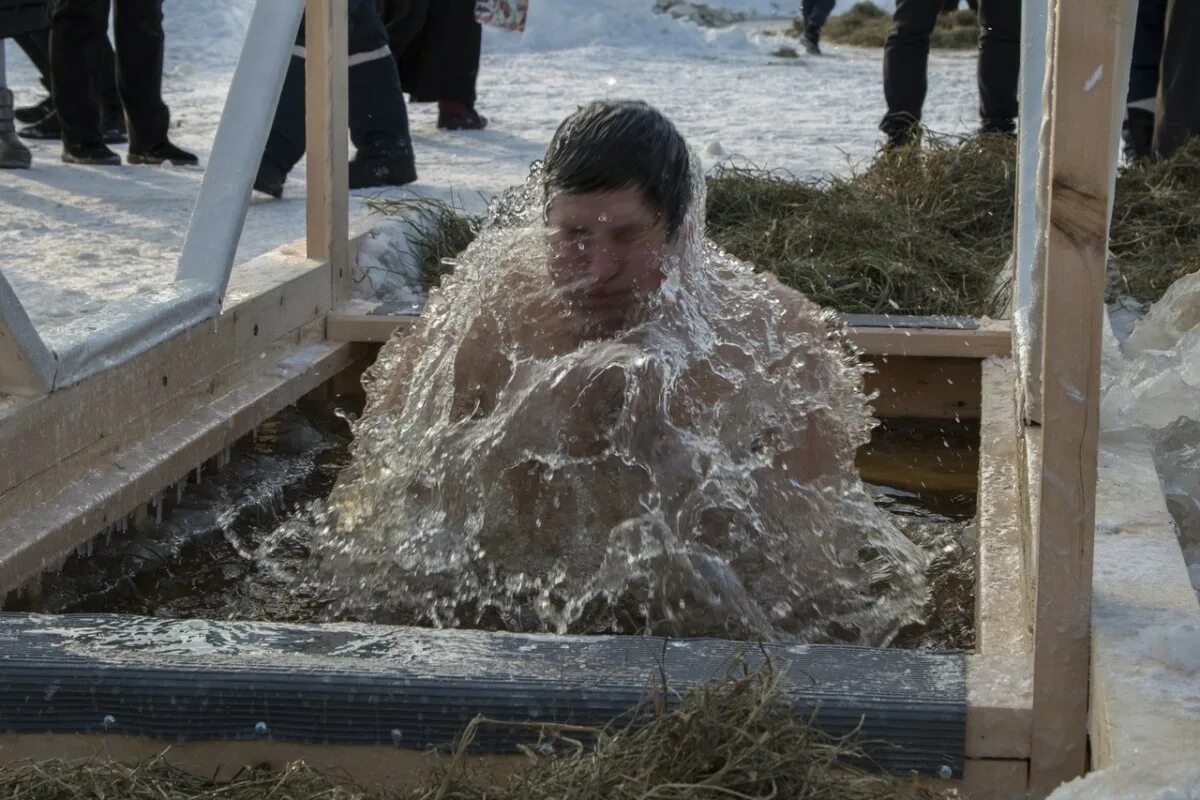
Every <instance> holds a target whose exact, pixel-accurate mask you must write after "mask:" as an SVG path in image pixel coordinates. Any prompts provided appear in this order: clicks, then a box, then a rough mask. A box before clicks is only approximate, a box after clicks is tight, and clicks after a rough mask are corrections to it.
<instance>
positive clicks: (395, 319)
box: [325, 311, 418, 343]
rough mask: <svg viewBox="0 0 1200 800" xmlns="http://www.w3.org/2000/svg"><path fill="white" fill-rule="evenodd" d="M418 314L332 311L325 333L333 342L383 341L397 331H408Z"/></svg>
mask: <svg viewBox="0 0 1200 800" xmlns="http://www.w3.org/2000/svg"><path fill="white" fill-rule="evenodd" d="M417 319H418V317H417V316H416V315H409V314H405V315H389V316H380V315H377V314H370V313H366V312H365V311H361V312H356V311H331V312H330V313H329V317H328V318H327V327H326V331H325V335H326V336H328V337H329V340H330V341H333V342H375V343H382V342H386V341H387V340H388V339H390V338H392V334H393V333H395V332H396V331H407V330H409V329H410V328H412V326H413V325H414V324H415V323H416V321H417Z"/></svg>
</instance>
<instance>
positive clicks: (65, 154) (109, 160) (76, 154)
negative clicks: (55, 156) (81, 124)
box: [62, 141, 121, 167]
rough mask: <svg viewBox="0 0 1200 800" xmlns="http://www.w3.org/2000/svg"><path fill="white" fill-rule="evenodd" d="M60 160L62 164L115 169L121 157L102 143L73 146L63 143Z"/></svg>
mask: <svg viewBox="0 0 1200 800" xmlns="http://www.w3.org/2000/svg"><path fill="white" fill-rule="evenodd" d="M62 160H63V163H64V164H83V165H85V166H91V167H116V166H120V164H121V157H120V156H119V155H117V154H116V153H114V152H113V151H112V150H109V149H108V146H107V145H105V144H103V143H102V142H96V143H94V144H79V145H74V144H69V143H67V142H65V141H64V142H63V150H62Z"/></svg>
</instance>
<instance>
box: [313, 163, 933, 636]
mask: <svg viewBox="0 0 1200 800" xmlns="http://www.w3.org/2000/svg"><path fill="white" fill-rule="evenodd" d="M693 186H695V187H697V188H696V189H695V196H694V197H693V199H692V204H691V209H692V212H691V216H690V217H689V219H688V220H687V222H686V223H685V225H684V229H683V232H682V233H681V236H682V237H683V239H682V245H681V246H680V247H679V248H678V250H677V252H676V253H675V255H673V256H671V257H670V258H669V259H668V260H667V262H666V275H667V278H666V282H665V284H664V285H663V287H662V288H661V289H660V290H659V292H658V293H657V294H656V295H655V296H654V298H653V299H652V300H650V301H648V302H645V303H643V304H642V305H641V306H640V307H638V309H637V310H636V313H635V314H634V315H633V316H632V317H624V318H622V319H621V320H619V321H617V322H613V321H612V320H611V319H609V320H601V321H600V322H597V320H596V319H595V318H594V317H586V318H581V317H580V315H578V314H577V313H574V312H573V311H572V309H571V308H570V307H568V306H566V305H564V303H563V301H562V299H561V296H560V295H559V294H556V291H557V290H555V289H554V288H552V284H551V282H550V281H549V280H548V278H547V264H548V244H547V231H546V228H545V225H544V222H543V218H542V211H541V209H542V198H541V196H540V181H539V177H538V175H537V171H536V169H535V172H534V174H533V176H531V179H530V181H529V182H528V183H527V184H526V186H525V187H523V189H520V190H514V191H513V192H510V193H509V194H508V195H507V196H505V197H503V198H501V199H500V200H499V201H498V202H497V203H496V204H495V206H494V207H493V210H492V214H491V217H490V219H489V222H488V225H487V226H486V228H485V230H484V231H483V232H482V233H481V235H480V236H479V237H478V239H477V240H476V242H475V243H474V244H473V245H472V246H471V247H470V248H469V249H468V250H467V251H466V252H465V253H464V254H463V255H462V256H461V257H460V259H459V260H458V263H457V266H456V269H455V272H454V275H453V276H452V277H450V278H447V279H446V281H445V282H444V284H443V288H442V289H441V291H440V292H438V293H435V294H434V296H433V297H431V299H430V302H429V304H428V305H427V307H426V309H425V311H424V313H423V315H422V317H421V320H420V321H419V323H418V324H417V326H416V327H415V329H414V330H413V331H412V332H411V333H410V334H409V335H407V336H406V337H404V338H401V339H398V340H393V341H392V342H391V343H389V344H388V345H387V346H386V347H385V348H384V349H383V351H382V353H381V354H380V358H379V360H378V361H377V363H376V365H375V366H374V367H373V368H372V370H371V371H370V372H369V374H368V377H367V389H368V409H367V413H366V414H364V416H363V418H362V420H360V421H359V422H358V423H356V425H355V444H354V464H353V466H352V467H350V468H348V469H347V470H346V471H345V472H344V473H343V476H342V479H341V480H340V482H339V485H338V486H337V487H336V488H335V490H334V493H333V495H332V496H331V508H330V513H329V515H328V517H327V518H326V519H325V520H324V521H323V523H322V525H323V527H322V530H321V531H320V533H319V535H318V536H317V538H316V541H315V543H314V550H315V553H316V555H317V556H318V559H317V561H318V567H317V570H318V571H319V575H320V577H321V579H322V580H324V581H326V582H332V583H333V584H335V585H336V586H337V588H338V590H339V593H340V594H341V595H342V596H345V597H347V598H348V599H347V600H346V601H345V604H346V608H345V609H343V611H349V612H350V613H361V610H362V609H370V612H371V615H372V616H373V617H376V618H379V617H380V616H381V612H386V610H388V609H393V610H395V611H396V612H397V613H398V614H402V615H404V616H410V615H416V616H417V617H419V618H421V619H423V620H425V621H427V622H430V623H432V624H436V625H445V626H456V625H464V624H481V623H483V624H488V625H496V626H498V627H504V628H508V629H522V630H552V631H558V632H587V631H589V630H596V629H605V630H619V631H626V632H637V631H645V630H652V631H655V632H659V633H674V634H678V635H722V636H742V637H767V638H775V637H789V638H792V637H795V638H800V639H805V640H810V641H811V640H836V641H848V642H856V643H863V644H884V643H886V642H887V641H889V640H890V639H891V638H892V637H893V636H894V635H895V632H896V631H897V630H898V629H899V627H901V626H902V625H903V624H905V623H906V622H909V621H911V620H912V619H914V618H915V617H916V616H917V615H918V613H919V611H920V609H921V607H922V604H923V602H924V599H925V581H924V570H925V567H926V558H925V556H924V555H923V554H922V553H921V552H920V550H919V549H918V548H917V547H915V546H914V545H913V544H912V543H911V542H909V541H908V540H907V539H906V538H905V537H904V536H903V535H902V534H900V533H899V532H898V531H897V530H896V529H895V528H894V526H893V525H892V523H891V522H890V521H889V520H888V519H887V516H886V515H885V514H884V513H883V512H881V511H879V510H877V509H876V508H875V506H874V505H873V503H872V500H871V497H870V495H869V494H868V493H867V491H866V490H865V489H864V487H863V485H862V483H861V481H860V480H859V477H858V474H857V472H856V470H855V467H854V455H855V451H856V450H857V448H858V447H859V446H860V445H862V444H863V443H865V442H866V441H867V439H868V437H869V432H870V430H871V427H872V425H873V421H872V419H871V416H870V414H869V411H868V409H867V406H866V398H865V397H864V395H863V392H862V388H861V387H862V372H863V368H862V367H860V366H859V365H858V364H857V362H856V360H855V359H854V358H853V356H852V354H851V353H850V352H849V349H848V347H847V345H846V343H845V341H844V339H843V338H842V336H841V334H840V331H838V330H836V328H835V326H834V325H833V324H832V321H831V319H830V318H829V317H828V316H827V315H825V314H823V313H822V312H821V311H820V309H819V308H818V307H817V306H815V305H814V304H812V303H811V302H809V301H808V300H806V299H805V298H803V297H802V296H801V295H799V294H797V293H795V292H793V291H791V290H789V289H786V288H785V287H783V286H781V285H780V284H779V283H778V282H777V281H775V280H774V279H773V278H772V277H770V276H764V275H757V274H755V273H754V272H753V271H752V270H751V269H750V268H748V267H747V266H746V265H744V264H742V263H740V262H738V261H737V260H736V259H734V258H732V257H730V256H728V255H727V254H724V253H722V252H720V251H719V250H718V249H716V248H715V247H714V246H713V245H712V244H711V243H709V242H706V241H704V240H703V238H702V231H703V228H704V223H703V219H702V217H701V214H702V210H703V208H704V197H703V179H702V177H700V176H697V177H696V178H695V180H694V181H693Z"/></svg>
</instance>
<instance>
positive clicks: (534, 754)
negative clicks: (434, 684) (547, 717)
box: [0, 669, 938, 800]
mask: <svg viewBox="0 0 1200 800" xmlns="http://www.w3.org/2000/svg"><path fill="white" fill-rule="evenodd" d="M660 699H661V696H660ZM489 724H492V723H491V722H490V721H488V720H484V719H477V720H475V722H473V723H472V725H471V726H470V728H469V729H468V730H467V732H466V733H465V734H464V737H463V740H462V743H461V745H460V747H459V748H458V750H457V751H456V753H455V754H454V755H452V756H450V757H447V758H446V759H445V762H444V765H443V767H442V768H441V769H440V770H438V771H437V772H436V774H433V775H431V776H430V777H429V780H428V781H427V782H426V783H425V784H424V785H423V786H420V787H417V788H413V789H409V790H405V791H399V790H393V791H385V790H365V789H361V788H357V787H354V786H351V785H347V784H346V783H345V782H339V781H337V780H334V779H331V778H329V777H326V776H322V775H320V774H317V773H316V772H314V771H312V770H310V769H308V768H307V767H305V766H304V765H303V764H293V765H291V766H289V767H287V768H286V769H285V770H283V771H281V772H274V773H268V772H246V773H244V774H242V775H240V776H238V777H237V779H235V780H234V781H233V782H232V783H228V784H224V785H217V784H214V783H212V782H211V781H207V780H204V779H202V778H196V777H193V776H191V775H189V774H187V773H183V772H180V771H179V770H176V769H174V768H173V767H171V766H170V765H169V764H168V763H167V762H166V760H165V759H163V758H158V759H154V760H152V761H150V762H147V763H144V764H141V765H137V766H133V767H129V766H121V765H115V764H111V763H108V762H97V761H88V762H62V761H46V762H38V763H24V764H18V765H15V766H9V767H3V768H0V795H2V796H3V797H5V798H7V799H8V800H100V798H111V799H112V800H117V799H118V798H119V799H120V800H263V799H264V798H270V799H271V800H385V798H386V799H387V800H564V799H565V798H570V800H631V799H633V798H643V799H644V800H649V799H650V798H655V799H656V800H730V798H738V799H740V800H769V799H771V798H789V800H876V799H878V798H890V799H892V800H927V799H928V798H934V797H937V796H938V795H937V794H935V793H934V792H933V791H932V790H931V789H929V788H927V787H925V786H923V785H921V784H920V783H919V782H918V781H916V780H914V779H902V778H894V777H887V776H883V775H879V774H874V773H869V772H866V771H864V770H862V769H860V768H858V767H856V766H850V762H854V763H863V762H864V761H865V755H864V753H863V751H862V749H861V748H860V746H859V745H858V744H857V743H855V742H853V741H850V740H844V739H836V738H831V737H829V736H826V735H825V734H823V733H821V732H820V731H818V730H816V729H815V728H813V727H812V726H811V725H808V724H806V723H805V721H803V720H798V719H796V718H795V716H794V715H793V714H792V712H791V710H790V708H789V707H788V706H787V705H786V704H785V703H784V702H782V696H781V693H780V688H779V680H778V676H777V675H776V674H775V673H773V672H772V671H771V670H769V669H768V670H764V671H760V672H755V673H748V674H747V673H745V672H741V673H740V674H731V675H729V676H728V677H726V678H725V679H723V680H721V681H717V682H715V683H713V684H711V685H709V686H706V687H703V688H701V689H697V690H696V691H694V692H692V693H690V694H689V695H687V696H686V697H684V698H683V700H682V701H681V703H680V704H679V706H678V707H677V708H676V709H675V710H674V711H669V712H668V711H666V710H665V708H664V704H662V703H661V702H660V703H657V704H650V705H649V707H647V708H646V709H644V710H643V711H642V712H640V713H638V714H635V715H634V716H633V718H632V720H631V721H628V722H627V724H624V725H622V727H620V728H619V729H616V730H591V729H579V728H572V727H562V728H554V727H553V726H538V730H537V731H531V737H534V736H536V737H537V738H536V739H535V741H533V742H532V743H531V745H530V746H529V747H528V748H527V751H528V757H529V759H530V762H531V763H530V767H531V768H530V769H528V770H525V771H524V772H523V773H522V774H520V775H518V776H516V777H514V778H512V779H511V780H510V782H509V783H508V784H507V785H502V786H497V785H493V784H490V783H488V782H486V781H481V780H479V779H478V778H477V777H476V776H474V775H473V774H472V772H471V770H470V769H469V768H468V766H467V762H466V761H465V759H464V758H463V753H465V752H466V750H467V747H468V746H469V744H470V741H471V737H472V736H473V735H474V733H475V732H476V731H478V729H479V728H480V727H482V726H485V725H489ZM584 741H592V742H594V743H595V746H594V748H593V747H590V746H585V745H584Z"/></svg>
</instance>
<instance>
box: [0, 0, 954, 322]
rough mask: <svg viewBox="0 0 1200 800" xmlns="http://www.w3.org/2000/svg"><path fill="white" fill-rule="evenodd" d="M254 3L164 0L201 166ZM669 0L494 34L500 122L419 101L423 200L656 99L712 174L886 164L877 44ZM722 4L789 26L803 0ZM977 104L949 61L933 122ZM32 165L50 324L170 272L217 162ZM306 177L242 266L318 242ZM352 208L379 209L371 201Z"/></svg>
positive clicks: (566, 11) (23, 242)
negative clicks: (805, 40) (822, 40)
mask: <svg viewBox="0 0 1200 800" xmlns="http://www.w3.org/2000/svg"><path fill="white" fill-rule="evenodd" d="M253 4H254V0H166V3H165V13H166V32H167V61H166V77H165V91H166V99H167V102H168V104H169V105H170V107H171V111H172V115H173V126H174V128H173V134H172V135H173V136H174V138H175V139H176V141H177V142H178V143H179V144H181V145H183V146H185V147H188V148H192V149H194V150H196V151H197V152H198V153H200V155H201V157H202V161H204V160H206V159H207V156H208V151H209V149H210V147H211V145H212V139H213V135H214V133H215V131H216V126H217V122H218V119H219V116H220V112H221V108H222V105H223V102H224V97H225V93H226V91H227V89H228V84H229V80H230V78H231V76H232V73H233V68H234V65H235V63H236V60H237V55H238V53H239V52H240V49H241V43H242V38H243V36H244V33H245V28H246V24H247V21H248V19H249V16H250V12H251V10H252V8H253ZM653 4H654V0H535V2H534V3H533V4H532V8H531V14H530V20H529V29H528V30H527V32H526V33H525V34H524V35H523V36H518V35H515V34H506V33H503V32H500V31H492V30H489V31H488V34H487V37H486V40H485V53H484V58H483V67H482V70H481V74H480V86H479V88H480V98H481V99H480V104H479V105H480V110H481V111H483V113H485V114H487V115H488V116H489V117H490V118H491V121H492V124H491V127H489V128H488V130H486V131H482V132H470V133H447V132H443V131H439V130H437V128H436V125H435V112H434V110H433V109H432V108H431V107H429V106H415V107H411V108H410V112H411V115H412V130H413V138H414V143H415V147H416V151H417V160H418V169H419V172H420V181H419V183H418V184H416V185H415V186H413V187H411V191H413V192H416V193H421V194H437V195H445V194H447V193H450V192H453V193H454V194H456V195H458V196H459V197H461V198H462V199H463V200H465V201H466V202H468V203H479V202H482V200H481V198H482V197H484V196H487V195H489V194H491V193H493V192H495V191H497V190H499V189H502V188H504V187H505V186H508V185H511V184H513V183H516V182H518V181H520V180H521V179H522V178H523V177H524V176H525V175H526V173H527V171H528V165H529V163H530V162H531V161H533V160H534V159H536V158H538V157H539V156H540V155H541V154H542V152H543V150H544V148H545V146H546V144H547V143H548V142H549V140H550V137H551V135H552V134H553V132H554V129H555V128H556V126H557V125H558V123H559V122H560V121H561V120H562V118H563V117H564V116H566V115H567V114H568V113H570V112H571V111H572V110H574V109H575V108H576V106H578V105H580V104H581V103H584V102H586V101H588V100H592V99H595V98H599V97H639V98H644V99H646V100H648V101H649V102H651V103H654V104H656V105H658V106H659V107H661V108H662V109H663V110H664V111H666V112H667V113H668V114H669V115H670V116H671V117H672V118H673V119H675V120H676V122H677V123H678V124H679V126H680V128H681V129H682V130H683V132H684V134H685V135H686V136H687V137H688V138H689V140H690V141H691V142H692V143H693V144H694V145H695V146H696V148H697V150H698V151H700V152H702V153H703V154H704V157H705V159H706V161H707V162H708V163H709V164H712V163H714V162H716V161H717V160H719V159H721V158H725V157H740V158H744V159H747V160H749V161H752V162H754V163H756V164H758V165H760V166H765V167H776V168H783V169H787V170H791V171H793V172H795V173H797V174H799V175H820V174H825V173H830V172H844V171H846V170H847V169H848V165H849V164H852V163H861V162H863V161H865V160H867V159H869V158H870V157H871V156H872V154H873V153H874V151H875V149H876V147H877V144H878V134H877V132H876V124H877V122H878V118H879V116H880V115H881V113H882V109H883V96H882V88H881V79H880V52H879V51H877V50H874V51H872V50H859V49H852V48H836V47H832V46H831V47H830V48H829V49H828V54H827V55H825V56H824V57H822V58H806V57H803V56H801V57H800V58H796V59H780V58H775V57H772V56H770V55H769V53H770V52H771V51H772V50H774V49H775V47H776V46H777V45H778V40H775V39H773V38H771V37H766V36H762V35H760V31H761V29H765V28H766V27H768V26H766V25H764V26H762V27H761V28H760V27H759V26H756V25H755V24H753V23H743V24H741V25H739V26H736V28H732V29H727V30H712V29H701V28H698V27H696V26H694V25H691V24H689V23H685V22H681V21H676V20H673V19H671V18H669V17H666V16H663V15H656V14H654V13H653V12H652V11H651V9H652V7H653ZM709 5H723V6H727V7H730V8H734V9H737V10H749V11H753V12H755V13H766V14H773V13H781V14H782V15H783V16H791V15H793V14H794V13H795V8H794V7H795V6H798V2H789V0H778V2H776V0H711V1H710V2H709ZM845 5H846V7H848V5H849V4H845ZM775 6H778V8H779V9H780V11H779V12H775V11H773V8H774V7H775ZM8 51H9V83H10V85H11V86H12V88H13V89H14V90H15V91H16V93H17V98H18V103H22V104H23V103H27V102H31V101H33V100H36V99H38V98H39V97H40V96H41V90H40V87H39V86H38V85H37V81H36V74H35V72H34V70H33V69H32V67H31V66H30V65H29V64H28V63H27V62H25V60H24V58H23V56H21V55H20V53H19V51H17V50H16V48H14V47H9V48H8ZM975 104H976V100H975V83H974V59H973V57H971V56H970V55H969V54H968V55H957V54H955V55H951V54H946V55H935V56H934V58H933V61H932V64H931V70H930V94H929V101H928V103H927V121H928V123H929V124H930V125H931V126H932V127H934V128H936V129H939V130H943V131H947V132H964V131H967V130H969V129H970V128H971V127H972V126H973V124H974V122H975ZM118 149H120V148H118ZM34 158H35V160H34V168H33V169H32V170H29V171H27V172H25V171H4V172H3V173H0V219H2V220H3V224H2V225H0V269H2V270H3V272H4V274H5V276H6V277H7V278H8V279H9V281H11V282H12V284H13V285H14V288H15V289H16V291H17V294H18V295H19V296H20V298H21V299H22V301H23V302H24V303H25V305H26V307H27V308H28V310H29V312H30V314H31V316H32V317H33V319H34V321H35V323H36V324H38V325H39V327H41V328H42V329H43V331H45V330H49V329H51V328H53V327H56V326H57V325H61V324H62V323H64V322H66V321H68V320H70V319H72V318H74V317H76V316H78V315H80V314H83V313H87V312H91V311H95V310H97V309H98V308H100V307H101V306H102V305H104V304H106V303H108V302H111V301H114V300H118V299H121V298H125V297H129V296H131V295H136V294H137V293H139V292H144V291H146V290H148V289H151V288H154V287H156V286H160V285H162V284H163V283H164V282H166V281H169V280H171V277H172V275H173V272H174V269H175V264H176V261H177V258H178V254H179V251H180V248H181V246H182V241H183V236H184V233H185V231H186V228H187V223H188V219H189V217H190V214H191V207H192V203H193V200H194V198H195V195H196V192H197V190H198V189H199V186H200V181H201V179H202V178H203V170H202V169H201V168H194V169H178V168H175V169H170V168H167V169H155V168H144V167H138V168H134V167H121V168H111V167H105V168H100V167H92V168H84V167H68V166H66V165H63V164H61V163H60V162H59V147H58V144H57V143H44V144H38V145H37V146H36V147H35V148H34ZM303 181H304V170H303V166H301V167H300V168H298V169H297V170H296V172H295V173H294V174H293V176H292V178H291V180H289V182H288V185H287V190H286V195H285V199H284V200H283V201H282V202H271V201H263V200H262V199H261V198H256V200H255V202H254V204H253V205H252V207H251V209H250V213H249V215H248V217H247V220H246V227H245V232H244V234H243V237H242V242H241V246H240V248H239V250H238V262H239V263H241V262H244V261H246V260H247V259H249V258H251V257H252V256H254V255H257V254H259V253H262V252H264V251H266V250H269V249H271V248H273V247H275V246H277V245H279V244H281V243H283V242H286V241H291V240H293V239H296V238H298V237H299V236H301V235H302V234H303V221H304V209H303V197H304V182H303ZM406 191H407V190H397V191H396V192H395V193H399V194H403V193H406ZM354 211H355V213H356V214H362V213H365V212H364V210H363V204H362V202H361V199H359V200H356V201H355V203H354Z"/></svg>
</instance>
